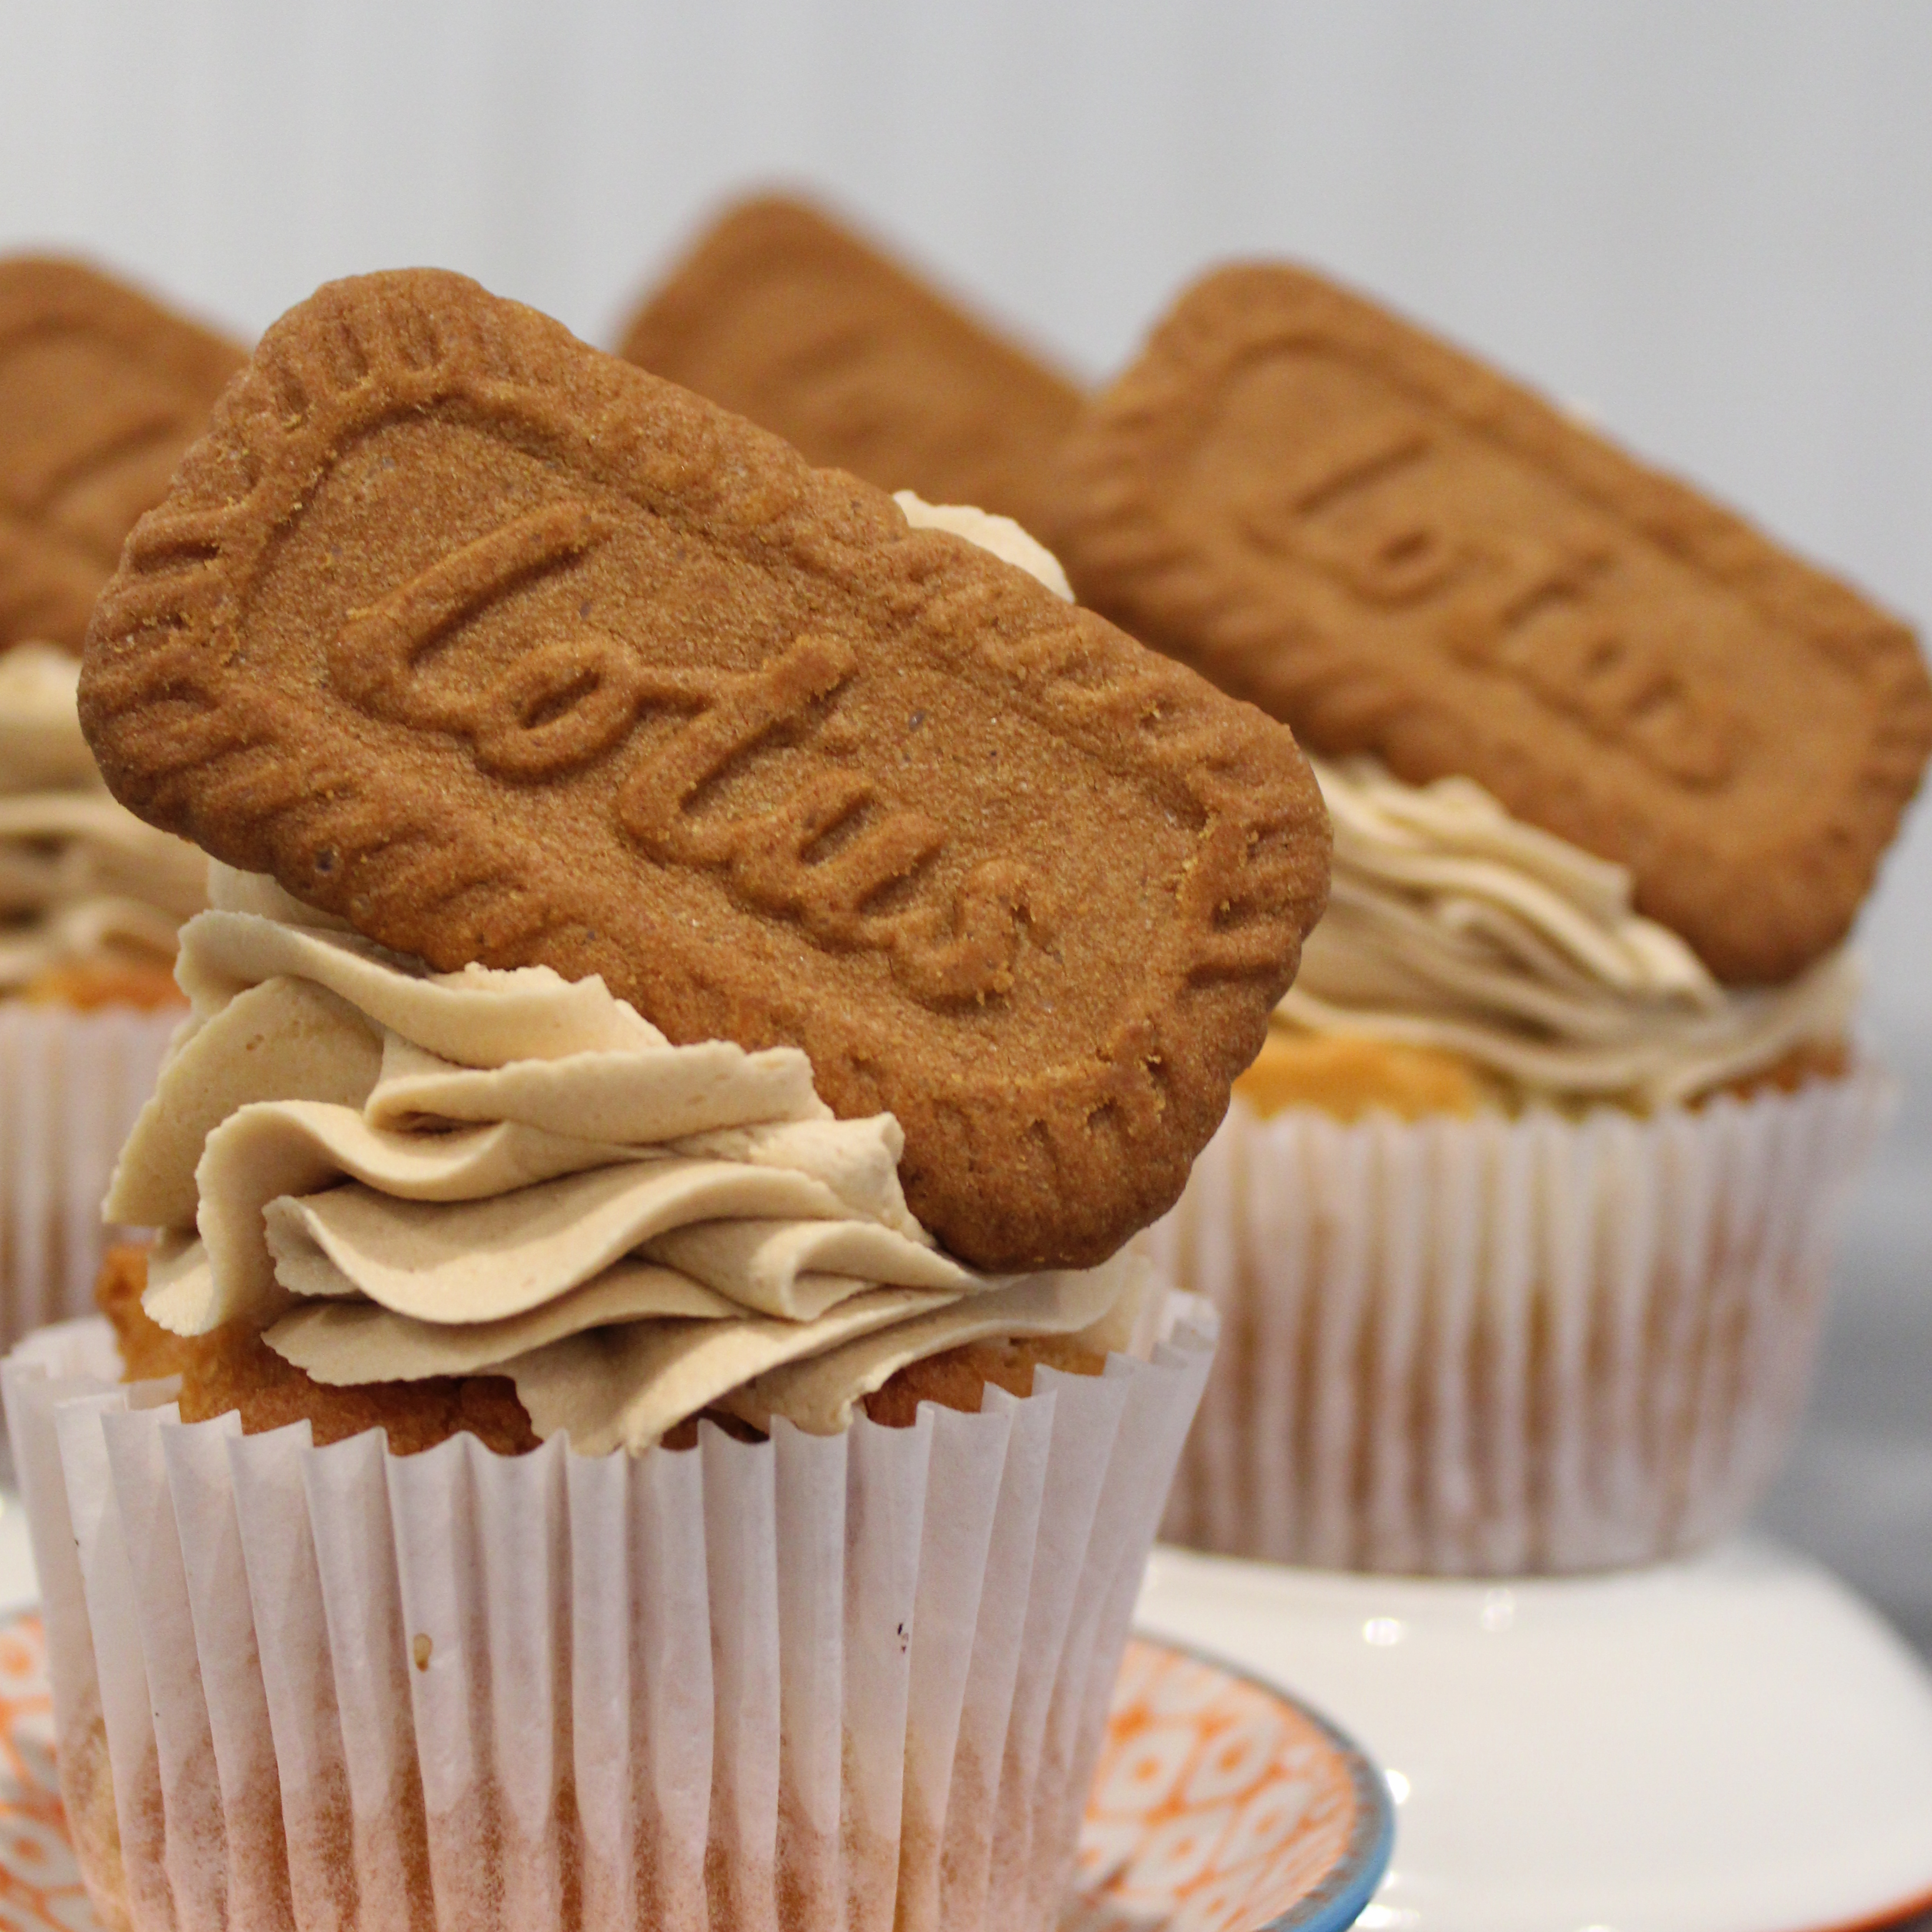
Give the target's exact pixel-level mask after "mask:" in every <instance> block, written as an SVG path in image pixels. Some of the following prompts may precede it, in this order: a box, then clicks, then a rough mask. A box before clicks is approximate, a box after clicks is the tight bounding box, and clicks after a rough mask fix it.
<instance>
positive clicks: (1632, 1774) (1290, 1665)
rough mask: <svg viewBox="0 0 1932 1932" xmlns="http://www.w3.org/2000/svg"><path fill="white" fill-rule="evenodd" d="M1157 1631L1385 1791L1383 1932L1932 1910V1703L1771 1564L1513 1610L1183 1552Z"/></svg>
mask: <svg viewBox="0 0 1932 1932" xmlns="http://www.w3.org/2000/svg"><path fill="white" fill-rule="evenodd" d="M1137 1622H1138V1624H1139V1628H1142V1630H1144V1631H1148V1632H1149V1633H1151V1634H1154V1635H1157V1636H1160V1637H1168V1638H1169V1639H1172V1640H1178V1641H1180V1642H1183V1643H1190V1644H1193V1645H1194V1646H1196V1647H1197V1648H1198V1649H1201V1650H1202V1651H1204V1652H1207V1653H1208V1654H1209V1655H1214V1656H1216V1657H1219V1658H1225V1659H1226V1660H1227V1661H1229V1662H1231V1663H1233V1664H1238V1665H1240V1666H1241V1667H1244V1668H1246V1669H1247V1670H1251V1671H1253V1672H1254V1673H1256V1675H1258V1676H1262V1677H1265V1678H1267V1679H1270V1680H1271V1681H1274V1682H1277V1683H1280V1684H1282V1685H1286V1686H1288V1687H1289V1688H1292V1689H1293V1690H1294V1691H1295V1693H1296V1694H1298V1695H1299V1696H1301V1697H1305V1698H1307V1700H1308V1701H1309V1702H1310V1703H1311V1704H1312V1705H1313V1706H1315V1708H1316V1709H1318V1710H1320V1711H1322V1712H1323V1713H1324V1714H1325V1715H1327V1716H1328V1717H1330V1718H1333V1719H1334V1721H1335V1722H1336V1723H1337V1724H1340V1726H1341V1727H1343V1729H1344V1730H1346V1731H1347V1732H1349V1733H1351V1734H1352V1736H1354V1738H1355V1740H1356V1741H1357V1742H1358V1743H1359V1744H1361V1745H1362V1746H1363V1747H1364V1748H1365V1749H1366V1750H1367V1751H1368V1752H1369V1754H1370V1756H1371V1757H1374V1758H1375V1759H1376V1760H1377V1761H1378V1762H1379V1763H1380V1764H1381V1765H1382V1766H1383V1767H1384V1769H1385V1772H1386V1773H1387V1774H1388V1777H1389V1780H1390V1784H1391V1787H1392V1790H1393V1791H1394V1794H1395V1796H1396V1798H1397V1814H1396V1815H1397V1827H1396V1850H1395V1859H1394V1864H1393V1866H1392V1867H1391V1870H1390V1873H1389V1876H1388V1879H1386V1880H1385V1882H1384V1884H1383V1885H1382V1889H1381V1891H1379V1893H1378V1894H1377V1896H1376V1902H1375V1903H1374V1904H1373V1905H1372V1906H1370V1909H1369V1911H1368V1912H1367V1914H1366V1915H1364V1918H1363V1920H1362V1921H1361V1923H1362V1924H1363V1926H1364V1928H1365V1932H1571V1928H1591V1932H1601V1929H1602V1928H1609V1927H1614V1928H1615V1932H1798V1928H1809V1927H1827V1926H1843V1925H1846V1924H1850V1923H1852V1922H1853V1921H1858V1920H1859V1919H1862V1918H1867V1917H1870V1916H1872V1915H1879V1914H1882V1913H1885V1912H1888V1911H1892V1910H1895V1909H1899V1908H1902V1907H1903V1906H1906V1905H1907V1904H1909V1903H1912V1902H1913V1901H1916V1900H1923V1899H1924V1898H1926V1897H1928V1896H1932V1681H1928V1679H1927V1677H1926V1676H1925V1675H1924V1672H1923V1670H1921V1667H1920V1666H1919V1665H1918V1663H1917V1662H1916V1661H1915V1659H1914V1658H1912V1655H1911V1653H1910V1652H1909V1651H1907V1650H1906V1649H1905V1647H1904V1646H1903V1645H1902V1644H1901V1643H1900V1642H1899V1641H1898V1640H1897V1638H1896V1637H1894V1636H1893V1635H1892V1634H1891V1632H1890V1631H1888V1629H1886V1628H1885V1626H1884V1625H1882V1624H1881V1623H1880V1622H1879V1621H1878V1619H1876V1618H1875V1617H1874V1616H1873V1615H1872V1614H1871V1613H1870V1612H1869V1611H1868V1610H1866V1609H1865V1608H1864V1606H1863V1605H1862V1604H1860V1603H1859V1602H1858V1601H1857V1600H1856V1599H1855V1598H1853V1597H1852V1596H1851V1595H1849V1593H1848V1592H1846V1590H1844V1589H1843V1587H1842V1586H1840V1585H1838V1583H1835V1582H1834V1581H1833V1580H1832V1579H1831V1578H1830V1577H1828V1576H1827V1575H1826V1574H1825V1573H1824V1572H1823V1571H1820V1570H1819V1569H1817V1568H1815V1567H1814V1566H1813V1565H1811V1564H1809V1563H1808V1562H1804V1561H1803V1560H1802V1559H1798V1558H1796V1557H1793V1556H1790V1555H1788V1554H1787V1553H1785V1552H1784V1551H1783V1550H1781V1549H1780V1548H1779V1547H1778V1546H1777V1545H1775V1544H1771V1543H1769V1542H1766V1541H1756V1540H1744V1541H1739V1542H1736V1543H1733V1544H1730V1545H1727V1547H1724V1549H1722V1550H1719V1551H1718V1552H1716V1553H1714V1554H1712V1555H1711V1556H1706V1557H1703V1558H1701V1559H1698V1560H1697V1561H1696V1562H1691V1563H1685V1564H1681V1565H1672V1566H1670V1567H1667V1568H1659V1569H1655V1570H1651V1571H1637V1572H1632V1573H1628V1574H1623V1575H1619V1576H1614V1577H1604V1578H1601V1579H1593V1580H1571V1581H1562V1582H1536V1581H1532V1582H1529V1583H1515V1584H1511V1585H1509V1586H1490V1585H1485V1584H1483V1583H1436V1582H1429V1581H1419V1580H1401V1579H1390V1580H1384V1579H1376V1578H1369V1577H1344V1576H1337V1575H1329V1574H1319V1573H1317V1572H1314V1571H1291V1570H1282V1569H1275V1568H1270V1567H1268V1566H1265V1565H1253V1564H1244V1563H1237V1562H1230V1561H1229V1560H1227V1559H1220V1558H1208V1557H1200V1556H1192V1555H1190V1554H1188V1553H1184V1552H1181V1551H1178V1550H1167V1549H1163V1550H1157V1552H1156V1553H1155V1556H1154V1562H1153V1565H1152V1566H1151V1568H1150V1570H1149V1572H1148V1581H1147V1585H1146V1588H1145V1591H1144V1592H1143V1594H1142V1598H1141V1604H1140V1611H1139V1617H1138V1619H1137Z"/></svg>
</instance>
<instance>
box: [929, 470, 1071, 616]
mask: <svg viewBox="0 0 1932 1932" xmlns="http://www.w3.org/2000/svg"><path fill="white" fill-rule="evenodd" d="M892 501H893V502H895V503H896V504H898V506H899V509H900V511H901V514H903V515H904V517H905V520H906V521H907V523H910V524H911V526H913V529H916V530H950V531H951V532H952V533H953V535H955V536H956V537H964V538H965V539H966V541H968V543H970V544H978V545H979V547H980V549H982V550H991V551H992V553H993V554H994V556H997V557H998V558H1000V559H1001V560H1002V561H1003V562H1007V563H1010V564H1013V565H1017V566H1018V567H1019V568H1020V569H1022V570H1023V571H1025V572H1026V573H1027V574H1028V576H1029V577H1037V578H1038V579H1039V580H1040V582H1041V583H1043V584H1045V585H1046V587H1047V588H1048V589H1049V590H1051V591H1052V592H1053V594H1054V595H1055V596H1056V597H1058V598H1063V599H1064V601H1066V602H1067V603H1069V604H1071V603H1072V602H1073V586H1072V585H1071V584H1070V583H1068V582H1067V573H1066V571H1064V570H1063V569H1062V568H1061V566H1060V559H1059V558H1058V557H1057V556H1055V555H1054V553H1052V550H1049V549H1048V548H1047V547H1046V544H1043V543H1042V542H1041V541H1040V539H1039V538H1037V537H1036V536H1034V535H1032V534H1031V532H1029V531H1028V530H1026V529H1023V528H1022V526H1020V525H1019V524H1018V523H1015V522H1014V521H1013V518H1012V517H996V516H995V515H994V514H993V513H992V511H990V510H980V509H975V508H974V507H973V506H972V505H971V504H968V503H929V502H926V500H925V499H924V498H923V497H922V496H919V494H918V493H917V492H916V491H914V490H894V491H893V492H892Z"/></svg>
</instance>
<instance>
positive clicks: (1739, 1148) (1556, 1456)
mask: <svg viewBox="0 0 1932 1932" xmlns="http://www.w3.org/2000/svg"><path fill="white" fill-rule="evenodd" d="M1314 762H1315V764H1316V773H1317V775H1318V777H1319V779H1320V780H1321V782H1322V789H1323V793H1324V796H1325V797H1326V798H1327V799H1328V805H1329V810H1330V812H1331V816H1332V817H1333V820H1334V826H1335V858H1334V874H1333V879H1332V883H1331V897H1330V901H1329V910H1328V914H1327V916H1326V917H1325V919H1324V921H1323V922H1322V925H1321V926H1319V927H1318V928H1317V929H1316V932H1314V934H1313V935H1311V936H1310V941H1309V943H1308V946H1307V950H1306V953H1305V956H1304V965H1303V968H1302V972H1301V977H1300V978H1299V979H1298V981H1297V983H1296V984H1295V987H1294V988H1293V989H1291V991H1290V992H1289V995H1288V996H1287V998H1286V999H1285V1000H1284V1001H1283V1004H1282V1006H1281V1008H1280V1010H1279V1012H1278V1013H1277V1017H1276V1022H1275V1025H1274V1030H1273V1031H1272V1032H1271V1034H1270V1036H1269V1039H1268V1043H1267V1045H1266V1046H1265V1047H1264V1048H1263V1049H1262V1053H1261V1055H1260V1058H1259V1059H1258V1060H1257V1061H1256V1063H1255V1064H1254V1066H1253V1067H1252V1068H1251V1069H1250V1070H1249V1072H1248V1073H1247V1074H1246V1075H1244V1076H1243V1078H1242V1079H1241V1082H1239V1083H1238V1085H1237V1086H1236V1088H1235V1097H1234V1100H1233V1102H1232V1106H1231V1107H1230V1109H1229V1116H1228V1119H1227V1121H1226V1123H1225V1124H1223V1127H1222V1129H1221V1130H1220V1133H1219V1134H1218V1135H1217V1136H1216V1138H1215V1139H1214V1141H1213V1142H1211V1144H1210V1145H1209V1147H1208V1149H1207V1151H1205V1153H1204V1154H1202V1157H1201V1159H1200V1160H1199V1162H1197V1163H1196V1166H1195V1170H1194V1173H1193V1177H1192V1178H1191V1179H1190V1182H1189V1184H1188V1190H1187V1194H1186V1195H1185V1196H1184V1197H1183V1199H1182V1201H1181V1204H1180V1205H1179V1206H1178V1208H1176V1209H1175V1211H1174V1212H1173V1213H1172V1214H1170V1215H1169V1217H1167V1218H1166V1220H1164V1221H1163V1222H1162V1223H1160V1224H1159V1225H1158V1226H1157V1227H1156V1228H1155V1229H1153V1230H1152V1231H1151V1233H1150V1234H1149V1235H1148V1237H1147V1238H1146V1242H1147V1246H1148V1250H1149V1252H1150V1253H1151V1254H1152V1255H1153V1256H1154V1258H1155V1259H1156V1260H1157V1263H1158V1265H1160V1267H1161V1268H1162V1269H1163V1271H1164V1272H1165V1273H1166V1274H1169V1275H1170V1276H1171V1277H1172V1278H1173V1279H1174V1280H1176V1281H1180V1282H1184V1283H1187V1285H1188V1286H1190V1287H1192V1288H1193V1289H1196V1290H1197V1291H1199V1292H1201V1293H1203V1294H1205V1295H1208V1296H1210V1297H1211V1298H1212V1299H1213V1300H1214V1301H1215V1302H1216V1304H1217V1305H1218V1306H1219V1307H1220V1309H1221V1310H1222V1314H1223V1322H1224V1324H1225V1328H1224V1335H1225V1338H1226V1339H1225V1341H1224V1348H1225V1349H1226V1356H1225V1358H1224V1363H1225V1365H1224V1367H1223V1368H1222V1369H1221V1370H1220V1371H1219V1372H1218V1375H1219V1385H1218V1386H1217V1388H1215V1389H1214V1391H1212V1392H1211V1395H1210V1397H1209V1400H1208V1403H1206V1405H1205V1406H1204V1409H1203V1412H1202V1418H1201V1421H1200V1422H1199V1425H1198V1426H1197V1427H1196V1431H1195V1433H1194V1436H1193V1439H1192V1440H1191V1441H1190V1445H1189V1448H1188V1451H1187V1457H1186V1459H1185V1460H1184V1465H1183V1469H1182V1474H1181V1478H1180V1480H1179V1481H1178V1484H1177V1487H1176V1491H1175V1501H1174V1503H1173V1505H1172V1509H1171V1511H1170V1514H1169V1519H1168V1522H1167V1524H1166V1533H1167V1534H1168V1535H1170V1536H1171V1537H1172V1538H1175V1539H1176V1540H1178V1541H1183V1542H1187V1543H1190V1544H1196V1545H1197V1546H1199V1547H1205V1548H1209V1549H1214V1550H1224V1551H1229V1552H1232V1553H1238V1554H1243V1555H1248V1556H1268V1557H1270V1558H1272V1559H1275V1560H1277V1561H1281V1562H1298V1563H1307V1564H1316V1565H1322V1566H1325V1567H1331V1568H1372V1569H1385V1570H1398V1571H1439V1572H1445V1573H1454V1574H1463V1573H1469V1574H1503V1573H1508V1572H1513V1571H1528V1570H1567V1569H1577V1568H1595V1567H1600V1566H1604V1565H1614V1564H1620V1563H1628V1562H1641V1561H1644V1560H1646V1559H1649V1558H1652V1557H1655V1556H1661V1555H1664V1554H1666V1553H1670V1552H1673V1551H1676V1550H1685V1549H1689V1548H1694V1547H1696V1546H1697V1545H1698V1544H1701V1543H1703V1542H1705V1541H1708V1540H1709V1539H1710V1538H1712V1537H1714V1536H1715V1535H1719V1534H1721V1533H1722V1532H1724V1530H1726V1529H1730V1528H1731V1527H1733V1526H1734V1525H1735V1524H1736V1523H1738V1522H1739V1521H1741V1520H1742V1518H1743V1517H1744V1516H1745V1514H1746V1513H1747V1512H1748V1511H1749V1509H1750V1508H1751V1505H1752V1504H1753V1502H1754V1501H1755V1500H1756V1499H1757V1496H1758V1495H1759V1494H1760V1492H1761V1490H1762V1489H1763V1486H1764V1484H1766V1482H1767V1481H1769V1478H1770V1476H1771V1475H1772V1472H1773V1470H1774V1469H1775V1466H1776V1464H1777V1461H1778V1457H1779V1454H1780V1453H1781V1449H1782V1448H1783V1445H1784V1442H1786V1440H1787V1438H1788V1436H1789V1434H1790V1428H1791V1425H1792V1424H1793V1422H1794V1421H1795V1420H1796V1417H1797V1415H1798V1413H1799V1409H1800V1408H1801V1407H1802V1403H1803V1400H1804V1396H1805V1388H1806V1385H1807V1381H1808V1373H1809V1370H1810V1367H1811V1358H1812V1354H1813V1351H1814V1346H1815V1343H1816V1340H1817V1329H1818V1323H1819V1317H1820V1312H1821V1310H1822V1307H1823V1298H1824V1294H1825V1290H1826V1283H1827V1279H1828V1275H1829V1259H1830V1253H1829V1246H1830V1237H1831V1234H1832V1227H1833V1223H1834V1220H1835V1215H1836V1213H1837V1210H1838V1208H1839V1206H1840V1205H1841V1202H1842V1201H1843V1198H1844V1196H1845V1194H1846V1190H1847V1188H1848V1187H1849V1184H1850V1182H1851V1181H1852V1178H1853V1177H1854V1176H1855V1174H1856V1172H1857V1171H1858V1167H1859V1166H1860V1164H1861V1162H1862V1161H1863V1160H1864V1157H1865V1155H1866V1154H1867V1151H1868V1150H1869V1148H1870V1145H1871V1143H1872V1142H1873V1139H1874V1138H1875V1136H1876V1134H1877V1132H1878V1130H1879V1127H1880V1126H1881V1125H1882V1122H1883V1120H1884V1118H1885V1115H1886V1114H1887V1112H1888V1108H1889V1104H1890V1088H1889V1083H1888V1082H1887V1080H1886V1079H1885V1077H1884V1076H1882V1074H1881V1073H1879V1071H1878V1070H1876V1068H1874V1067H1873V1066H1872V1065H1870V1064H1869V1063H1868V1062H1867V1061H1864V1060H1862V1059H1861V1058H1859V1056H1858V1054H1857V1052H1856V1050H1855V1048H1854V1047H1853V1046H1852V1040H1851V1034H1850V1026H1851V1020H1852V1010H1853V1007H1854V1006H1855V1001H1856V997H1857V992H1858V975H1857V969H1856V966H1855V962H1854V960H1853V959H1852V956H1850V954H1849V953H1848V952H1846V950H1843V949H1842V948H1841V949H1837V950H1834V951H1833V952H1832V953H1829V954H1828V955H1827V956H1826V957H1825V958H1824V959H1822V960H1820V962H1817V964H1816V965H1813V966H1812V967H1811V968H1808V969H1807V970H1806V971H1805V972H1804V973H1803V974H1800V975H1799V977H1797V978H1796V979H1795V980H1793V981H1791V982H1790V983H1788V984H1787V985H1785V986H1779V987H1772V988H1764V989H1729V988H1726V987H1724V986H1720V985H1719V984H1718V982H1717V981H1716V980H1714V979H1713V978H1712V976H1711V974H1710V973H1709V971H1708V970H1707V969H1706V968H1705V967H1704V966H1703V965H1702V963H1701V962H1700V961H1699V960H1698V959H1697V956H1696V955H1695V954H1694V953H1691V950H1689V948H1688V947H1686V946H1685V944H1683V942H1682V941H1681V940H1679V938H1677V937H1676V935H1674V934H1673V933H1671V932H1669V931H1668V930H1667V929H1665V928H1664V927H1663V926H1659V925H1658V924H1657V923H1656V922H1654V921H1652V920H1649V919H1644V918H1643V917H1642V916H1640V915H1638V914H1637V913H1634V912H1633V911H1632V910H1631V902H1630V901H1631V886H1630V880H1629V877H1628V874H1626V873H1625V872H1624V871H1623V870H1622V868H1620V867H1618V866H1616V865H1610V864H1607V863H1606V862H1604V861H1603V860H1601V859H1597V858H1595V857H1593V856H1592V855H1590V854H1589V853H1586V852H1584V851H1583V850H1581V849H1580V848H1579V847H1575V846H1573V845H1571V844H1568V843H1567V842H1566V841H1562V840H1560V839H1556V838H1552V837H1551V836H1550V835H1549V834H1547V833H1545V832H1541V831H1538V829H1536V828H1535V827H1534V826H1528V825H1525V824H1523V823H1521V822H1520V820H1515V819H1513V818H1511V817H1510V816H1509V814H1507V813H1506V812H1505V811H1503V810H1502V808H1501V806H1499V805H1498V804H1497V803H1496V802H1495V800H1494V799H1491V798H1490V797H1489V796H1487V793H1484V791H1483V790H1481V787H1478V786H1477V785H1475V784H1473V783H1472V782H1471V781H1469V780H1466V779H1460V778H1447V779H1441V780H1438V781H1436V782H1435V783H1433V784H1429V785H1425V786H1411V785H1405V784H1402V783H1400V781H1397V780H1396V779H1394V778H1391V777H1390V776H1389V775H1388V772H1387V771H1386V770H1385V769H1383V768H1382V767H1381V766H1379V764H1377V763H1376V762H1375V761H1373V760H1369V759H1367V758H1361V757H1357V758H1352V759H1344V760H1337V761H1333V762H1330V761H1324V760H1315V761H1314Z"/></svg>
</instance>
